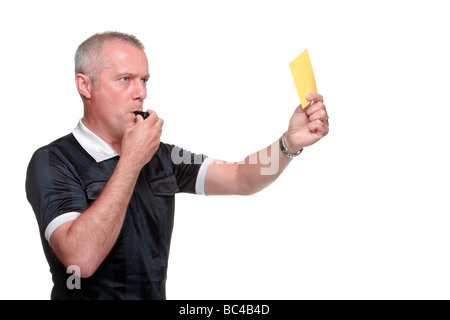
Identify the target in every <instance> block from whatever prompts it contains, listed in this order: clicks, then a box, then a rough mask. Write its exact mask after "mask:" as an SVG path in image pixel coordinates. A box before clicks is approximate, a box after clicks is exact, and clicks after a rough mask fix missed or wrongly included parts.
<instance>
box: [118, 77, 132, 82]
mask: <svg viewBox="0 0 450 320" xmlns="http://www.w3.org/2000/svg"><path fill="white" fill-rule="evenodd" d="M129 79H130V78H129V77H122V78H120V81H123V82H128V80H129Z"/></svg>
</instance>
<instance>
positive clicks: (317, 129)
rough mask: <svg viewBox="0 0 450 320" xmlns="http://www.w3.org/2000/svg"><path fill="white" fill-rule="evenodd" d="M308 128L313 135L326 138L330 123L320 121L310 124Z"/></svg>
mask: <svg viewBox="0 0 450 320" xmlns="http://www.w3.org/2000/svg"><path fill="white" fill-rule="evenodd" d="M308 128H309V131H311V132H312V133H316V134H317V135H319V136H320V137H324V136H326V135H327V134H328V131H329V127H328V122H322V121H320V120H316V121H313V122H310V123H309V124H308Z"/></svg>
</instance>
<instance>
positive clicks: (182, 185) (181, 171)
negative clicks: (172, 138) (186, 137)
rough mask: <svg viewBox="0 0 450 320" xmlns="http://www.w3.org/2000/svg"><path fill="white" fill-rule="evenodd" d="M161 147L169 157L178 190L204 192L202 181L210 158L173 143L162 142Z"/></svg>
mask: <svg viewBox="0 0 450 320" xmlns="http://www.w3.org/2000/svg"><path fill="white" fill-rule="evenodd" d="M161 147H162V148H163V153H164V154H165V156H166V157H169V158H170V162H171V163H172V169H173V174H174V176H175V178H176V181H177V185H178V188H179V191H180V192H186V193H196V194H205V193H204V182H205V176H206V170H207V167H208V165H209V164H210V163H211V161H209V159H210V158H208V157H207V156H205V155H203V154H196V153H192V152H190V151H187V150H185V149H182V148H180V147H177V146H174V145H168V144H162V145H161Z"/></svg>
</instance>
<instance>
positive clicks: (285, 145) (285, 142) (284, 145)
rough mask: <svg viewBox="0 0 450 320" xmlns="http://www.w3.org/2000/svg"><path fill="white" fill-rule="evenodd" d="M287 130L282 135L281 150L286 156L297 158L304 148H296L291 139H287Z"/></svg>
mask: <svg viewBox="0 0 450 320" xmlns="http://www.w3.org/2000/svg"><path fill="white" fill-rule="evenodd" d="M286 134H287V133H286V132H285V133H283V135H282V136H281V137H280V148H281V151H282V152H283V153H284V155H285V156H287V157H289V158H291V159H292V158H295V157H297V156H298V155H299V154H300V153H302V151H303V148H300V149H299V148H294V147H292V145H290V144H289V139H286Z"/></svg>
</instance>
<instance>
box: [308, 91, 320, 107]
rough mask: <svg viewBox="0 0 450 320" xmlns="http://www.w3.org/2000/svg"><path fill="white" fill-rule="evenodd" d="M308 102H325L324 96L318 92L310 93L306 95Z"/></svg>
mask: <svg viewBox="0 0 450 320" xmlns="http://www.w3.org/2000/svg"><path fill="white" fill-rule="evenodd" d="M306 100H308V101H311V102H312V101H314V102H319V101H320V102H323V97H322V95H320V94H318V93H317V92H309V93H307V94H306ZM313 104H314V103H313Z"/></svg>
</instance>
